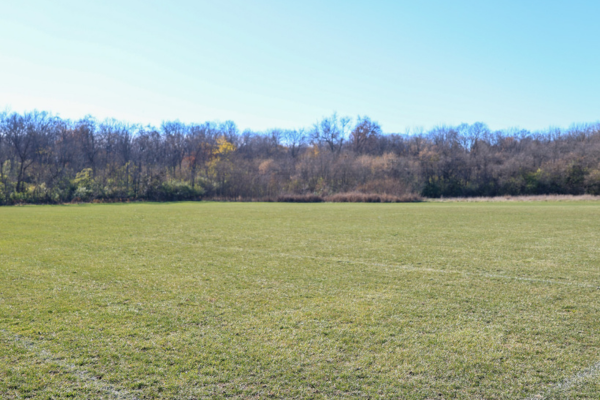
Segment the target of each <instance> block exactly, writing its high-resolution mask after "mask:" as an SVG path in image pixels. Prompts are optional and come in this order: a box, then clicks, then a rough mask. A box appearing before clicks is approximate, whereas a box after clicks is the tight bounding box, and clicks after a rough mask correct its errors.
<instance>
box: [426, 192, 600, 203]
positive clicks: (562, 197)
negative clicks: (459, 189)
mask: <svg viewBox="0 0 600 400" xmlns="http://www.w3.org/2000/svg"><path fill="white" fill-rule="evenodd" d="M427 201H433V202H467V203H470V202H503V201H600V196H593V195H591V194H581V195H572V194H542V195H534V196H497V197H448V198H442V199H427Z"/></svg>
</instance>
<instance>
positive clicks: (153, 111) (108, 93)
mask: <svg viewBox="0 0 600 400" xmlns="http://www.w3.org/2000/svg"><path fill="white" fill-rule="evenodd" d="M598 16H600V1H598V0H591V1H577V0H570V1H566V0H565V1H548V0H546V1H527V0H516V1H506V0H504V1H483V0H480V1H460V0H447V1H433V0H432V1H426V0H425V1H397V0H396V1H392V0H390V1H384V0H380V1H376V0H371V1H351V0H344V1H334V0H331V1H327V0H322V1H317V0H304V1H291V0H290V1H286V0H279V1H275V0H273V1H269V0H216V1H202V0H196V1H174V0H171V1H160V2H158V1H148V0H145V1H125V0H118V1H112V0H102V1H99V0H98V1H93V2H92V1H85V0H74V1H71V0H54V1H48V0H38V1H28V0H19V1H3V2H2V3H1V4H0V109H4V108H5V107H10V109H12V110H13V111H19V112H20V111H24V110H32V109H34V108H37V109H41V110H47V111H51V112H54V113H56V114H59V115H60V116H62V117H65V118H78V117H81V116H83V115H85V114H92V115H94V116H96V117H98V118H101V119H102V118H106V117H115V118H118V119H123V120H127V121H130V122H140V123H152V124H159V123H160V122H161V121H162V120H167V119H180V120H181V121H185V122H192V121H195V122H202V121H206V120H221V121H223V120H228V119H231V120H233V121H235V122H236V123H237V124H238V126H239V127H240V128H242V129H244V128H251V129H266V128H269V127H283V128H294V127H301V126H308V125H311V124H312V123H314V122H315V121H316V120H317V119H319V118H320V117H322V116H324V115H328V114H330V113H331V112H333V111H337V112H338V113H339V114H343V115H350V116H356V115H358V114H360V115H369V116H370V117H371V118H372V119H374V120H376V121H378V122H379V123H380V124H381V125H382V127H383V129H384V131H386V132H401V131H404V129H405V128H406V127H415V126H423V127H425V128H429V127H431V126H434V125H437V124H457V123H461V122H468V123H472V122H475V121H483V122H485V123H487V124H488V125H489V126H490V127H491V128H492V129H500V128H506V127H521V128H525V129H530V130H535V129H541V128H545V127H548V126H568V125H570V124H571V123H574V122H594V121H598V120H600V22H599V20H598Z"/></svg>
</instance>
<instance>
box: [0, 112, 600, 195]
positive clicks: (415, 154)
mask: <svg viewBox="0 0 600 400" xmlns="http://www.w3.org/2000/svg"><path fill="white" fill-rule="evenodd" d="M349 192H353V193H364V194H379V195H392V196H403V195H410V194H420V195H422V196H425V197H432V198H436V197H455V196H466V197H469V196H500V195H525V194H527V195H531V194H585V193H588V194H600V124H582V125H573V126H572V127H570V128H569V129H558V128H555V129H548V130H545V131H538V132H530V131H527V130H518V129H509V130H502V131H492V130H490V129H489V128H488V127H487V126H486V125H485V124H483V123H475V124H472V125H469V124H461V125H459V126H440V127H436V128H434V129H431V130H430V131H422V130H414V131H412V132H411V131H407V132H405V133H402V134H398V133H384V132H382V130H381V127H380V126H379V125H378V124H377V122H375V121H372V120H371V119H369V118H368V117H360V116H359V117H357V118H355V119H352V118H349V117H340V116H338V115H336V114H333V115H331V116H329V117H326V118H323V119H321V120H320V121H318V122H317V123H315V124H314V125H313V126H311V127H308V128H304V129H296V130H285V129H271V130H268V131H265V132H255V131H250V130H246V131H240V130H239V129H238V128H237V127H236V125H235V123H233V122H231V121H227V122H223V123H217V122H205V123H201V124H185V123H181V122H178V121H171V122H165V123H163V124H162V125H161V126H160V127H153V126H141V125H132V124H127V123H123V122H119V121H115V120H106V121H97V120H95V119H94V118H92V117H86V118H84V119H81V120H78V121H71V120H67V119H61V118H59V117H56V116H53V115H51V114H49V113H45V112H38V111H34V112H30V113H23V114H19V113H4V114H0V204H17V203H64V202H71V201H93V200H98V201H125V200H157V201H175V200H197V199H201V198H213V199H242V200H250V199H276V198H277V197H279V196H288V197H286V198H288V199H289V198H293V197H289V196H292V195H310V196H315V195H316V196H333V195H336V194H340V193H349Z"/></svg>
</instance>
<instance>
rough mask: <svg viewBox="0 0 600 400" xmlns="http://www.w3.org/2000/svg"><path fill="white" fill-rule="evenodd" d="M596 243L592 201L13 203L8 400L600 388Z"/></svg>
mask: <svg viewBox="0 0 600 400" xmlns="http://www.w3.org/2000/svg"><path fill="white" fill-rule="evenodd" d="M599 244H600V204H599V203H593V202H560V203H558V202H556V203H551V202H549V203H422V204H275V203H272V204H261V203H245V204H244V203H179V204H127V205H125V204H115V205H78V206H31V207H4V208H0V398H3V399H13V398H82V399H83V398H107V399H108V398H139V399H142V398H148V399H153V398H169V399H171V398H178V399H196V398H225V397H228V398H267V397H274V398H337V397H348V398H406V399H440V398H444V399H451V398H460V399H522V398H526V397H528V396H534V395H537V394H539V395H541V396H542V397H546V398H554V397H556V398H562V397H565V396H569V398H594V399H597V398H598V397H599V394H600V379H599V378H598V374H596V372H595V370H594V371H592V372H590V373H588V374H585V375H584V376H582V377H580V378H577V379H574V378H572V377H574V376H576V374H577V373H578V372H579V371H583V370H585V369H586V368H589V367H591V366H593V365H594V364H596V363H597V362H598V361H600V290H599V289H598V287H599V286H600V248H599ZM569 379H570V380H569ZM565 380H568V381H565ZM561 382H567V383H568V384H567V385H563V387H562V388H559V387H558V386H557V384H559V383H561Z"/></svg>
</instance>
